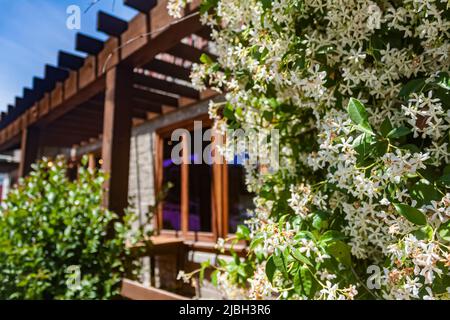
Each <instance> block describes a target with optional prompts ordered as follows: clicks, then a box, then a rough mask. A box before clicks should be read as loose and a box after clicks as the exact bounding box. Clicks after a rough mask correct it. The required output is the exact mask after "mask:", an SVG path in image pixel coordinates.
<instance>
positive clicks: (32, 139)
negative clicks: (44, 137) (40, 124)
mask: <svg viewBox="0 0 450 320" xmlns="http://www.w3.org/2000/svg"><path fill="white" fill-rule="evenodd" d="M39 136H40V131H39V129H38V128H35V127H27V128H24V129H23V130H22V139H21V144H20V149H21V154H20V164H19V177H25V176H26V175H28V174H29V173H30V171H31V165H32V164H33V163H34V162H35V161H36V160H37V157H38V152H39Z"/></svg>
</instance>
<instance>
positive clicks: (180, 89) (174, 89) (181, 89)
mask: <svg viewBox="0 0 450 320" xmlns="http://www.w3.org/2000/svg"><path fill="white" fill-rule="evenodd" d="M133 78H134V83H135V84H138V85H142V86H146V87H148V88H152V89H157V90H161V91H165V92H170V93H173V94H177V95H179V96H184V97H189V98H192V99H198V98H199V97H200V94H199V92H198V91H197V90H195V89H193V88H190V87H186V86H183V85H180V84H177V83H175V82H169V81H165V80H160V79H156V78H153V77H150V76H145V75H143V74H138V73H135V74H134V77H133Z"/></svg>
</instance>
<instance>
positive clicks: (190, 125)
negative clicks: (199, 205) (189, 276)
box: [154, 114, 223, 242]
mask: <svg viewBox="0 0 450 320" xmlns="http://www.w3.org/2000/svg"><path fill="white" fill-rule="evenodd" d="M194 121H202V126H203V128H211V127H212V121H211V119H209V117H208V115H207V114H205V115H202V116H199V117H195V118H191V119H188V120H184V121H181V122H177V123H175V124H172V125H169V126H166V127H163V128H161V129H158V130H156V131H155V136H154V143H155V152H154V163H155V166H154V167H155V180H154V181H155V195H157V194H158V193H159V192H160V190H161V189H162V186H163V182H164V176H163V163H162V162H163V148H164V139H165V138H167V137H170V136H171V134H172V132H173V130H175V129H186V130H188V131H192V130H193V129H194ZM184 141H186V140H184ZM184 150H186V148H184ZM187 156H188V155H187V154H183V157H187ZM180 166H181V195H180V203H181V217H180V221H181V230H167V229H163V228H162V223H163V210H162V209H163V202H164V201H162V202H161V203H159V205H158V207H157V210H156V219H155V224H154V225H155V229H156V230H157V234H158V235H161V236H169V237H177V238H184V239H185V240H194V241H200V242H215V241H216V240H217V238H218V237H221V236H222V235H223V232H222V230H220V229H221V227H220V224H219V221H221V220H222V219H221V217H220V216H221V214H222V210H221V208H220V206H221V202H222V200H221V199H217V195H219V194H220V192H221V188H219V190H217V188H218V187H219V181H217V177H216V172H217V171H218V170H221V168H220V166H222V165H220V164H212V165H211V167H212V168H211V170H212V172H211V209H212V210H211V215H212V217H211V232H205V231H190V230H189V225H188V224H189V166H190V165H189V164H187V163H183V164H181V165H180ZM217 191H219V192H217Z"/></svg>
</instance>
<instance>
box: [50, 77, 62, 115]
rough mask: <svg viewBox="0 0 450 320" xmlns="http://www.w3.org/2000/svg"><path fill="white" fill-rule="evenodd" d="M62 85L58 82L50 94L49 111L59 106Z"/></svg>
mask: <svg viewBox="0 0 450 320" xmlns="http://www.w3.org/2000/svg"><path fill="white" fill-rule="evenodd" d="M63 87H64V85H63V83H61V82H58V83H57V84H56V87H55V89H54V90H53V91H52V92H51V94H50V109H54V108H56V107H57V106H59V105H60V104H61V103H62V101H63Z"/></svg>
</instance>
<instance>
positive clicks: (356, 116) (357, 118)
mask: <svg viewBox="0 0 450 320" xmlns="http://www.w3.org/2000/svg"><path fill="white" fill-rule="evenodd" d="M347 112H348V114H349V116H350V119H351V120H352V121H353V123H354V124H357V125H359V124H362V123H364V122H369V118H368V116H367V112H366V109H365V108H364V105H363V104H362V103H361V102H360V101H359V100H357V99H354V98H350V101H349V103H348V107H347Z"/></svg>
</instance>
